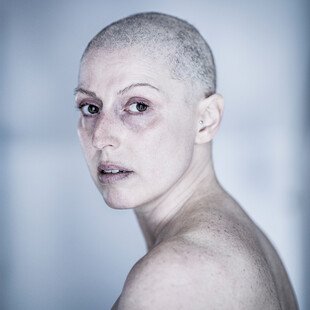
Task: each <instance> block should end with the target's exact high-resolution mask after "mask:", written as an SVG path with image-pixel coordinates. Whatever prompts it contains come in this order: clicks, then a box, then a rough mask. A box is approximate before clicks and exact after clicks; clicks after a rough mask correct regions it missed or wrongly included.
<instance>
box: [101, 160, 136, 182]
mask: <svg viewBox="0 0 310 310" xmlns="http://www.w3.org/2000/svg"><path fill="white" fill-rule="evenodd" d="M104 170H120V171H122V172H118V173H104V172H103V171H104ZM132 174H133V171H132V170H131V169H129V168H128V167H125V166H123V165H122V164H115V163H111V162H103V163H101V164H100V165H99V166H98V168H97V175H98V180H99V181H100V183H101V184H111V183H115V182H117V181H121V180H124V179H127V178H128V177H130V176H131V175H132Z"/></svg>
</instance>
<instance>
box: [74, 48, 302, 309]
mask: <svg viewBox="0 0 310 310" xmlns="http://www.w3.org/2000/svg"><path fill="white" fill-rule="evenodd" d="M76 102H77V105H78V106H83V107H81V111H82V114H81V117H80V121H79V125H78V134H79V137H80V141H81V145H82V148H83V151H84V155H85V158H86V161H87V164H88V167H89V170H90V173H91V176H92V178H93V180H94V182H95V184H96V186H97V188H98V189H99V191H100V193H101V194H102V196H103V198H104V200H105V201H106V203H107V204H108V205H109V206H110V207H112V208H116V209H128V208H132V209H133V210H134V212H135V214H136V216H137V218H138V222H139V224H140V226H141V229H142V231H143V234H144V237H145V240H146V244H147V249H148V251H147V253H146V255H145V256H144V257H142V258H141V259H140V260H139V261H138V262H137V263H136V264H135V265H134V266H133V268H132V269H131V271H130V272H129V274H128V277H127V279H126V282H125V284H124V287H123V290H122V292H121V295H120V297H119V298H118V300H117V301H116V302H115V304H114V306H113V308H112V309H119V310H123V309H125V310H140V309H141V310H142V309H143V310H148V309H149V310H153V309H154V310H155V309H172V310H174V309H298V306H297V303H296V299H295V296H294V292H293V290H292V287H291V285H290V281H289V279H288V277H287V274H286V271H285V269H284V267H283V265H282V263H281V260H280V258H279V256H278V254H277V253H276V251H275V250H274V248H273V247H272V245H271V244H270V242H269V241H268V239H267V238H266V237H265V236H264V234H263V233H262V232H261V231H260V230H259V229H258V228H257V226H256V225H255V224H254V223H253V222H252V220H251V219H250V218H249V217H248V215H247V214H246V213H245V212H244V211H243V210H242V208H241V207H240V206H239V205H238V204H237V203H236V202H235V200H234V199H233V198H232V197H231V196H230V195H228V194H227V192H226V191H225V190H224V189H223V188H222V186H221V185H220V184H219V182H218V180H217V178H216V175H215V172H214V168H213V163H212V156H211V143H212V139H213V138H214V136H215V134H216V132H217V130H218V128H219V126H220V122H221V118H222V114H223V99H222V97H221V96H220V95H218V94H214V95H212V96H210V97H208V98H205V96H204V94H203V92H200V91H199V90H198V91H197V92H195V91H193V90H191V88H190V86H189V84H188V83H186V82H184V81H180V80H176V79H173V78H171V74H170V72H169V69H168V68H167V66H165V65H163V63H162V62H160V61H159V60H156V59H151V58H149V57H146V56H145V55H141V54H139V53H138V52H137V50H132V49H126V50H121V51H114V52H107V51H104V50H99V51H93V52H90V53H89V54H88V55H87V56H86V58H85V59H84V61H83V62H82V64H81V67H80V74H79V84H78V87H77V90H76ZM102 163H104V164H106V165H110V164H113V165H114V164H115V165H117V166H118V167H124V169H123V170H128V171H131V172H130V173H129V175H128V177H126V178H122V179H117V180H112V181H109V182H102V181H100V179H99V178H98V165H100V164H102ZM107 167H108V168H109V167H110V166H107ZM114 168H115V167H114Z"/></svg>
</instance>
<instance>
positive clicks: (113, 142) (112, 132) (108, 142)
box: [92, 114, 120, 150]
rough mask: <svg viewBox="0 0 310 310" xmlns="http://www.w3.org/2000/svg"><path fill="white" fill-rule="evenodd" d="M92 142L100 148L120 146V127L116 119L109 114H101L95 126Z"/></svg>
mask: <svg viewBox="0 0 310 310" xmlns="http://www.w3.org/2000/svg"><path fill="white" fill-rule="evenodd" d="M92 144H93V146H94V147H95V148H97V149H99V150H102V149H104V148H107V147H111V148H118V147H119V145H120V128H119V126H118V125H117V123H116V121H115V120H114V119H112V118H111V117H108V116H107V115H103V114H102V115H100V117H99V118H98V119H97V121H96V124H95V126H94V131H93V136H92Z"/></svg>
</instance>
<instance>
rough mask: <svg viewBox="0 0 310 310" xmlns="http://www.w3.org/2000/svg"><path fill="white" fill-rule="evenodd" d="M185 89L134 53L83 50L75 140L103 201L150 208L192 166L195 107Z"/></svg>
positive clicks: (155, 64) (161, 68)
mask: <svg viewBox="0 0 310 310" xmlns="http://www.w3.org/2000/svg"><path fill="white" fill-rule="evenodd" d="M186 94H187V87H186V85H185V83H183V82H181V81H178V80H174V79H172V78H171V77H170V74H169V71H168V69H167V67H166V66H165V65H163V64H162V63H161V62H159V61H156V60H155V59H151V58H148V57H146V56H142V55H141V54H139V52H138V51H134V50H129V49H127V50H124V51H118V52H106V51H96V52H90V53H89V54H88V55H87V56H86V58H85V59H84V60H83V61H82V63H81V67H80V74H79V84H78V87H77V89H76V104H77V107H78V108H79V109H80V110H81V115H80V119H79V123H78V135H79V138H80V142H81V145H82V149H83V151H84V155H85V158H86V161H87V164H88V167H89V170H90V174H91V176H92V178H93V180H94V182H95V184H96V186H97V187H98V189H99V191H100V192H101V194H102V196H103V198H104V200H105V201H106V203H107V204H108V205H109V206H111V207H113V208H134V207H137V206H142V205H146V204H148V203H150V202H156V200H158V199H160V198H161V197H162V196H163V195H166V194H167V192H169V191H170V190H171V189H172V188H173V187H174V186H177V184H179V183H180V182H182V178H184V176H185V175H186V172H187V170H188V169H189V166H190V164H191V161H192V155H193V149H194V140H195V126H194V124H195V122H196V112H195V105H193V104H189V103H187V102H185V101H186V100H185V98H186Z"/></svg>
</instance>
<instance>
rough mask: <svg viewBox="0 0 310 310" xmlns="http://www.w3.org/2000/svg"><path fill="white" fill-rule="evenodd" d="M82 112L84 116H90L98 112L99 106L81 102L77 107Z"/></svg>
mask: <svg viewBox="0 0 310 310" xmlns="http://www.w3.org/2000/svg"><path fill="white" fill-rule="evenodd" d="M79 109H80V110H81V112H82V114H83V115H85V116H92V115H95V114H98V113H99V111H100V110H99V108H98V107H97V106H96V105H94V104H83V105H81V106H80V107H79Z"/></svg>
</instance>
